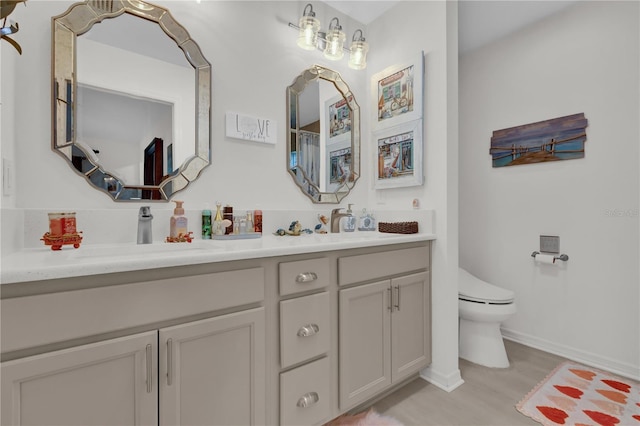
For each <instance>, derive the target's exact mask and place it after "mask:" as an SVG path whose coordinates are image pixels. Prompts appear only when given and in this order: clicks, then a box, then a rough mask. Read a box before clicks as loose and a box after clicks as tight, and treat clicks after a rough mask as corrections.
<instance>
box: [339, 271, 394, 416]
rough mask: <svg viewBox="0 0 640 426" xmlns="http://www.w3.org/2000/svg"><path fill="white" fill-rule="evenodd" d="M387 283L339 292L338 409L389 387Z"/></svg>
mask: <svg viewBox="0 0 640 426" xmlns="http://www.w3.org/2000/svg"><path fill="white" fill-rule="evenodd" d="M390 289H391V287H390V285H389V280H385V281H381V282H376V283H372V284H366V285H361V286H358V287H353V288H350V289H347V290H341V291H340V306H339V311H340V349H339V352H340V409H341V410H344V409H347V408H350V407H352V406H354V405H356V404H357V403H359V402H362V401H365V400H366V399H368V398H369V397H371V396H373V395H375V394H376V393H377V392H378V391H380V390H382V389H383V388H385V387H386V386H387V385H389V384H391V362H390V359H391V350H390V337H389V332H390V313H391V311H390V309H391V304H390V302H391V300H390V297H389V293H390Z"/></svg>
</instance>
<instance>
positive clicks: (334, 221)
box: [331, 209, 349, 233]
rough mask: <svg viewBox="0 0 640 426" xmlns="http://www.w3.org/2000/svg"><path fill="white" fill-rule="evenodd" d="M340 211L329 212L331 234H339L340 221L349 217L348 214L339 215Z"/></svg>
mask: <svg viewBox="0 0 640 426" xmlns="http://www.w3.org/2000/svg"><path fill="white" fill-rule="evenodd" d="M340 210H341V209H333V210H331V232H332V233H336V232H340V219H341V218H343V217H347V216H349V214H348V213H341V212H340Z"/></svg>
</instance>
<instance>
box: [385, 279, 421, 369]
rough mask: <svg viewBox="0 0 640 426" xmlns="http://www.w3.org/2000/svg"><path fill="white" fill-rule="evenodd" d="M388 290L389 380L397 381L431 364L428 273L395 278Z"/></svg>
mask: <svg viewBox="0 0 640 426" xmlns="http://www.w3.org/2000/svg"><path fill="white" fill-rule="evenodd" d="M391 290H392V304H393V311H392V312H393V313H392V314H391V379H392V381H393V382H396V381H397V380H402V379H403V378H405V377H407V376H409V375H411V374H413V373H415V372H416V371H418V370H420V369H421V368H422V367H424V366H426V365H427V364H428V363H429V362H431V291H430V285H429V274H428V273H426V272H422V273H419V274H413V275H408V276H406V277H400V278H395V279H393V280H391Z"/></svg>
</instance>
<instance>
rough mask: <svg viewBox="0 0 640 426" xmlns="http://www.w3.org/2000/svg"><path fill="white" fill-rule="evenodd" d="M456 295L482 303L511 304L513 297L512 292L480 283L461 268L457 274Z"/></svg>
mask: <svg viewBox="0 0 640 426" xmlns="http://www.w3.org/2000/svg"><path fill="white" fill-rule="evenodd" d="M458 295H459V296H460V297H461V298H464V299H466V300H471V301H474V302H484V303H511V302H513V299H514V296H515V294H514V292H513V291H511V290H506V289H504V288H500V287H498V286H495V285H493V284H489V283H488V282H485V281H482V280H481V279H480V278H478V277H475V276H473V275H471V274H470V273H469V272H467V271H465V270H464V269H462V268H460V272H459V274H458Z"/></svg>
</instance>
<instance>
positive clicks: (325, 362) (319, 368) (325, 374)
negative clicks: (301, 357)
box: [280, 358, 331, 425]
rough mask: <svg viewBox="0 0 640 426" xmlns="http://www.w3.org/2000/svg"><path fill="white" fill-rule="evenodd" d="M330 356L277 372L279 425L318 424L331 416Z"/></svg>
mask: <svg viewBox="0 0 640 426" xmlns="http://www.w3.org/2000/svg"><path fill="white" fill-rule="evenodd" d="M330 373H331V371H330V363H329V358H322V359H319V360H317V361H314V362H312V363H309V364H305V365H303V366H301V367H298V368H295V369H293V370H291V371H287V372H286V373H282V374H280V424H283V425H318V424H322V423H324V422H325V421H327V420H329V418H330V417H331V404H330V403H329V394H330V392H329V390H330V380H329V378H330Z"/></svg>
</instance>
